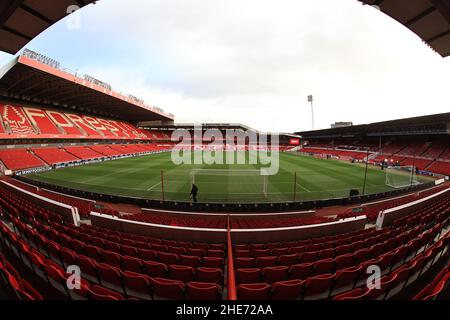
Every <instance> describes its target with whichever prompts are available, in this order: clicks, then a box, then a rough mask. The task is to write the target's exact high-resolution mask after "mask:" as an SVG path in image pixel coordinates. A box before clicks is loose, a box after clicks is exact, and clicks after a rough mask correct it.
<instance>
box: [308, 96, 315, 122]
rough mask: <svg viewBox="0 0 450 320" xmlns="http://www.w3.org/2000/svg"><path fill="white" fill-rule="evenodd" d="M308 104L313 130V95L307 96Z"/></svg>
mask: <svg viewBox="0 0 450 320" xmlns="http://www.w3.org/2000/svg"><path fill="white" fill-rule="evenodd" d="M308 102H311V118H312V129H313V130H314V97H313V95H309V96H308Z"/></svg>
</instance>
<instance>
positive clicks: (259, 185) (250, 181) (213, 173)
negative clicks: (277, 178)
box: [191, 169, 268, 200]
mask: <svg viewBox="0 0 450 320" xmlns="http://www.w3.org/2000/svg"><path fill="white" fill-rule="evenodd" d="M267 178H268V177H267V176H266V175H261V170H257V169H255V170H247V169H245V170H239V169H194V170H192V171H191V181H192V183H195V185H196V186H197V187H198V188H199V194H203V195H208V198H215V197H217V198H218V199H219V198H222V199H223V197H227V195H229V196H230V198H233V199H240V198H242V199H243V200H244V199H249V198H252V199H261V198H263V199H264V198H267V187H268V182H267Z"/></svg>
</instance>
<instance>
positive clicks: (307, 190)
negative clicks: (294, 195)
mask: <svg viewBox="0 0 450 320" xmlns="http://www.w3.org/2000/svg"><path fill="white" fill-rule="evenodd" d="M297 185H298V186H299V187H300V188H302V189H303V190H305V191H306V192H311V190H309V189H307V188H305V187H304V186H302V185H301V184H300V183H298V182H297Z"/></svg>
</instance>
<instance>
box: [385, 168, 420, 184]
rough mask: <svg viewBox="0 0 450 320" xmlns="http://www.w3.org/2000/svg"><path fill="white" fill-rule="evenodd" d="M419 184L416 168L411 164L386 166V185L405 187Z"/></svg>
mask: <svg viewBox="0 0 450 320" xmlns="http://www.w3.org/2000/svg"><path fill="white" fill-rule="evenodd" d="M416 184H419V181H418V180H417V176H416V169H415V167H413V166H401V167H388V168H386V185H387V186H389V187H391V188H405V187H409V186H411V185H416Z"/></svg>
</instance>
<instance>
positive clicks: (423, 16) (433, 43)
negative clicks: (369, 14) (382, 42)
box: [359, 0, 450, 57]
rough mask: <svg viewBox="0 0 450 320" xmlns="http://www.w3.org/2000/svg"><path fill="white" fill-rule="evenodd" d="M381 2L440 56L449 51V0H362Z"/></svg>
mask: <svg viewBox="0 0 450 320" xmlns="http://www.w3.org/2000/svg"><path fill="white" fill-rule="evenodd" d="M359 1H361V2H362V3H364V4H368V5H373V6H378V7H379V8H380V9H381V11H382V12H384V13H385V14H387V15H388V16H390V17H391V18H393V19H395V20H397V21H398V22H400V23H401V24H403V25H404V26H406V27H407V28H409V29H410V30H411V31H413V32H414V33H415V34H417V35H418V36H419V37H420V38H422V40H423V41H425V42H426V43H427V44H428V45H429V46H430V47H431V48H433V49H434V50H435V51H436V52H438V53H439V54H440V55H441V56H443V57H447V56H449V55H450V0H407V1H406V0H359Z"/></svg>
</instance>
